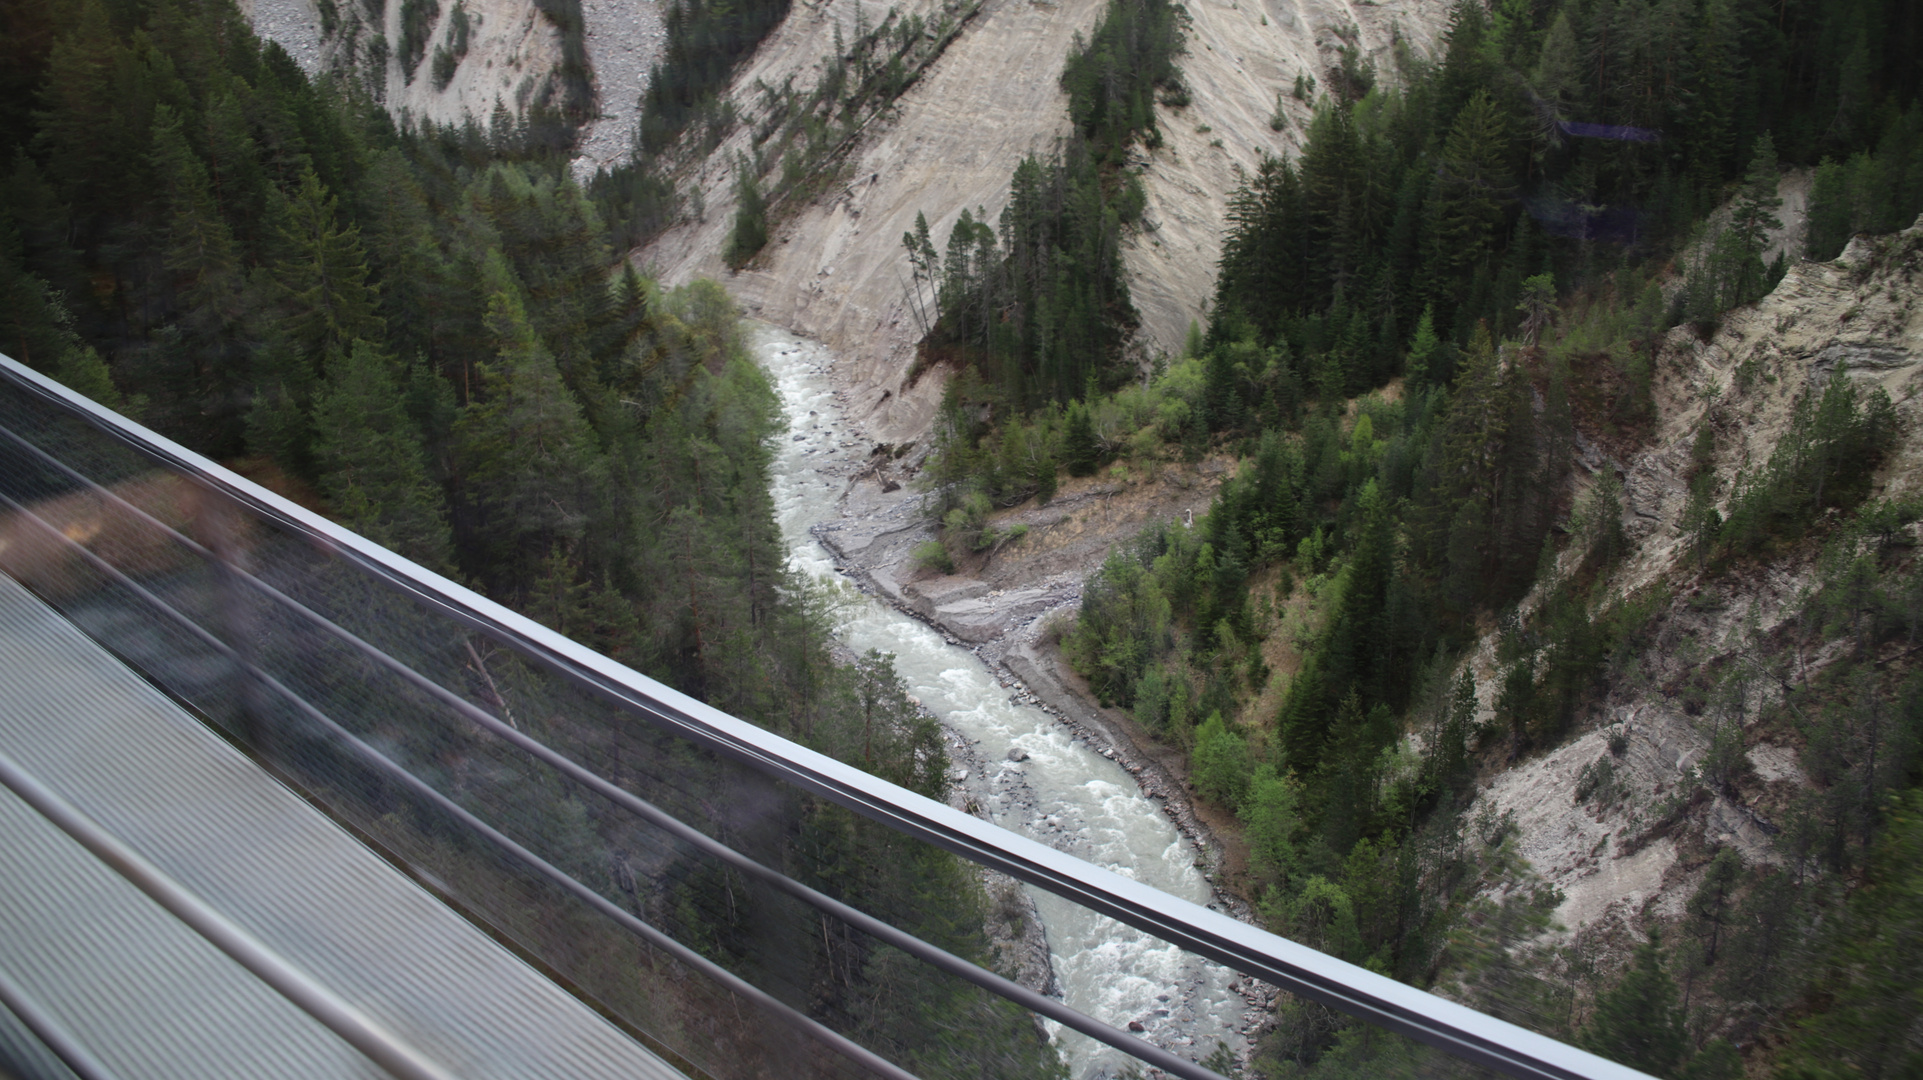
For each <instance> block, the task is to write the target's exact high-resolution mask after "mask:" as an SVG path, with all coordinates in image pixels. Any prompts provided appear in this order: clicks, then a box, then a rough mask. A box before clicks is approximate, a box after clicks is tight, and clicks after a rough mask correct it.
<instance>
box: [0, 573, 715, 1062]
mask: <svg viewBox="0 0 1923 1080" xmlns="http://www.w3.org/2000/svg"><path fill="white" fill-rule="evenodd" d="M0 745H3V746H4V747H5V749H6V752H7V753H8V754H9V755H10V756H11V757H13V759H14V760H15V761H17V762H18V763H19V764H20V766H21V767H22V768H24V769H25V770H27V771H29V772H31V773H32V774H33V775H34V776H35V777H37V778H38V779H39V780H41V781H42V782H43V783H45V784H46V785H47V786H49V787H51V788H53V789H54V790H55V791H56V792H58V793H59V794H61V795H63V796H65V797H66V798H67V799H68V800H69V801H71V802H72V803H74V804H75V805H76V806H77V807H78V808H79V809H80V810H82V811H84V812H85V813H87V814H89V815H91V816H92V817H93V818H95V819H96V820H97V821H99V822H100V823H101V824H102V825H104V826H106V827H107V828H108V829H109V830H110V831H112V832H113V833H115V834H116V835H118V836H119V837H120V838H121V839H123V840H124V841H126V842H127V843H128V844H129V845H131V846H132V847H133V848H134V849H135V850H137V851H138V852H140V854H142V855H144V856H145V857H146V858H148V859H150V860H152V861H153V862H154V863H156V864H157V865H158V866H159V867H160V868H161V869H162V870H163V871H165V872H166V873H167V874H169V875H171V876H172V877H174V878H175V879H176V880H178V881H179V882H181V883H182V884H183V885H185V886H186V887H187V888H188V889H190V890H191V891H193V892H194V893H196V894H198V895H199V896H201V897H202V898H203V899H205V900H207V901H208V902H209V903H211V904H212V905H213V906H214V907H215V908H217V909H219V910H220V911H221V912H222V913H223V914H225V915H226V916H228V917H229V918H231V919H233V920H234V921H235V922H237V923H239V924H240V925H242V926H243V927H245V928H246V929H247V930H248V931H250V932H252V933H253V934H254V935H256V936H257V937H259V938H260V939H261V940H263V941H264V942H266V943H267V944H268V945H269V946H271V947H272V948H273V949H274V950H276V951H277V952H279V953H280V954H281V955H282V956H284V957H286V959H287V960H288V961H289V962H291V963H292V964H293V965H295V966H296V967H298V968H300V969H302V970H303V971H305V972H306V973H308V974H309V975H311V976H313V977H314V978H315V979H317V980H319V981H320V982H321V983H323V984H325V985H326V986H328V987H329V988H330V989H332V990H334V991H335V992H336V993H338V994H339V995H340V996H341V997H343V998H345V999H346V1000H347V1001H348V1002H350V1003H351V1004H353V1005H355V1006H357V1007H358V1008H360V1009H362V1010H363V1011H365V1012H366V1013H367V1014H368V1015H370V1016H372V1017H373V1018H375V1019H376V1020H378V1021H380V1022H381V1023H383V1024H384V1025H386V1026H387V1027H388V1028H389V1029H390V1030H391V1031H393V1032H395V1033H396V1034H397V1035H399V1036H400V1037H401V1038H402V1039H403V1040H405V1041H407V1042H408V1043H410V1044H412V1045H413V1046H414V1047H416V1048H417V1049H418V1050H420V1051H421V1052H422V1053H424V1054H426V1055H427V1056H428V1057H429V1058H431V1059H432V1060H434V1061H436V1062H439V1063H441V1064H442V1065H443V1066H445V1067H446V1068H448V1069H450V1070H451V1071H453V1072H455V1073H457V1074H458V1075H461V1076H464V1077H549V1076H551V1077H616V1076H619V1077H630V1078H640V1080H651V1078H662V1080H667V1078H671V1077H677V1076H679V1075H680V1074H679V1073H677V1072H675V1071H674V1070H672V1069H670V1068H669V1067H668V1066H666V1065H665V1064H664V1063H662V1062H661V1061H660V1060H659V1059H658V1058H656V1057H654V1056H653V1055H652V1054H650V1053H648V1052H647V1050H646V1049H645V1048H643V1047H641V1046H640V1045H639V1044H637V1043H635V1042H634V1041H633V1040H631V1039H629V1038H628V1037H627V1036H625V1035H623V1034H622V1033H621V1032H619V1031H617V1030H616V1029H615V1028H613V1027H612V1026H610V1025H609V1024H607V1023H606V1022H605V1021H604V1020H602V1019H601V1018H600V1017H599V1016H597V1015H595V1014H594V1013H593V1012H592V1011H591V1010H589V1009H588V1008H587V1007H585V1006H584V1005H582V1004H581V1003H580V1002H579V1001H577V1000H575V999H574V998H572V997H570V996H569V995H568V994H566V993H565V992H564V991H562V990H561V989H560V988H559V987H557V986H555V985H554V984H553V983H552V982H550V981H549V980H547V979H546V978H545V977H543V976H541V975H540V974H539V973H538V972H536V971H534V970H533V969H531V968H529V967H528V966H527V965H526V964H524V963H522V962H521V961H520V960H519V959H517V958H515V957H514V956H512V955H511V954H509V953H508V952H506V951H505V950H504V949H502V948H501V947H500V946H499V945H497V944H495V943H494V942H493V941H492V940H491V939H489V938H488V937H487V936H486V935H484V934H483V933H481V932H480V931H479V930H478V929H476V928H475V927H473V926H472V925H471V924H469V923H467V922H466V921H465V920H463V919H461V918H460V917H459V916H458V915H456V914H455V913H454V912H452V911H451V910H449V909H448V908H447V907H445V906H444V905H442V904H441V903H440V902H439V901H437V900H435V899H434V898H433V897H432V896H430V895H429V894H428V893H426V892H425V891H423V890H422V889H421V888H420V887H419V886H417V885H416V884H414V883H413V882H412V881H410V880H408V879H407V878H406V877H405V876H403V875H402V874H400V873H399V872H398V871H396V870H395V869H394V868H393V867H391V866H389V865H388V864H387V863H385V862H383V861H382V860H381V859H380V858H379V857H377V856H376V855H374V854H373V853H372V852H371V851H369V850H367V849H366V848H365V847H364V846H362V845H361V844H360V843H359V842H358V841H356V840H355V839H354V838H353V837H351V836H349V835H348V834H347V833H346V832H344V831H343V830H341V829H340V828H339V827H338V826H336V825H335V824H334V823H333V822H331V821H329V820H328V819H327V818H325V817H324V816H322V815H321V814H320V813H318V812H317V811H315V810H314V809H313V808H312V807H310V806H308V805H307V804H306V803H305V802H303V801H302V800H301V799H300V798H298V797H297V796H295V795H294V794H293V793H292V792H290V791H288V790H287V789H286V788H285V787H283V786H281V785H280V784H279V783H278V782H277V781H275V780H274V779H273V778H272V777H270V776H268V775H267V774H266V773H264V772H262V771H261V770H260V769H259V768H258V767H256V766H255V765H254V764H253V763H252V762H251V761H249V760H247V759H246V758H245V757H243V756H242V755H241V754H240V753H239V752H237V751H236V750H234V749H233V748H232V747H231V746H229V745H228V744H227V743H225V742H223V741H222V740H221V739H219V738H218V737H216V736H215V735H213V734H212V733H211V732H209V731H208V730H207V729H206V728H205V727H203V726H202V725H201V724H200V723H199V722H197V721H196V720H194V719H193V718H192V717H190V716H188V715H186V714H185V713H183V712H182V711H181V710H180V709H179V708H178V707H176V706H175V705H174V704H173V703H172V702H170V701H168V700H167V699H166V698H165V697H163V696H162V695H161V694H160V693H159V692H158V691H156V690H155V689H154V688H153V687H151V686H150V685H148V684H147V683H146V682H145V681H143V680H142V679H140V678H139V677H138V676H137V675H136V674H135V673H133V672H132V671H130V670H129V669H127V668H126V667H125V666H124V665H122V664H121V663H119V662H118V661H117V660H115V659H114V658H112V657H111V656H109V655H108V654H107V653H105V652H104V651H103V650H101V649H100V648H99V646H97V645H96V644H94V643H93V642H92V641H91V640H90V639H88V638H87V637H85V636H84V635H82V634H81V633H80V632H79V631H78V630H77V629H75V628H74V627H73V626H72V625H71V624H70V623H68V622H67V621H66V620H65V619H63V618H61V617H60V616H59V615H58V614H56V613H54V612H52V611H51V610H49V609H48V608H47V607H46V606H45V605H43V604H41V603H40V602H39V601H38V600H37V599H35V598H34V597H32V596H31V595H29V594H28V593H26V591H25V590H24V589H22V588H21V587H20V586H19V585H18V584H16V583H15V582H13V581H12V580H10V579H8V578H5V577H0ZM0 966H4V968H5V969H6V970H7V971H8V972H10V973H12V974H13V975H14V976H15V979H16V981H18V982H20V983H21V984H23V986H24V987H25V989H27V990H28V991H29V992H31V993H33V994H34V995H35V996H36V998H37V1000H38V1001H39V1002H40V1003H41V1005H42V1006H43V1007H44V1008H45V1009H46V1010H47V1011H49V1012H51V1013H53V1014H54V1015H56V1016H57V1017H58V1018H59V1019H60V1020H61V1022H63V1023H64V1024H65V1025H66V1026H67V1027H68V1028H69V1030H70V1031H72V1033H73V1034H74V1035H75V1037H76V1038H77V1039H78V1040H80V1041H81V1042H83V1043H84V1044H86V1045H87V1046H88V1048H89V1049H92V1050H93V1051H94V1052H95V1053H96V1054H98V1055H99V1057H100V1058H101V1059H102V1061H103V1063H104V1064H106V1065H109V1066H111V1067H114V1068H116V1070H117V1071H124V1073H125V1075H128V1076H140V1077H172V1076H178V1077H183V1078H187V1077H192V1078H203V1077H205V1078H218V1077H226V1076H233V1077H237V1078H238V1077H243V1076H245V1077H250V1078H252V1077H263V1076H275V1077H305V1076H329V1077H360V1076H370V1075H378V1071H377V1070H375V1069H374V1068H373V1066H371V1065H370V1064H369V1063H367V1062H366V1061H365V1060H364V1059H362V1058H360V1056H359V1055H358V1054H357V1053H356V1052H355V1051H354V1050H352V1049H351V1048H349V1047H348V1046H347V1045H346V1044H345V1043H343V1042H341V1041H340V1040H339V1039H338V1038H337V1037H335V1036H334V1035H333V1034H332V1033H330V1032H328V1031H326V1030H325V1029H324V1028H321V1027H320V1026H319V1025H318V1024H316V1023H315V1022H314V1021H312V1020H311V1019H309V1018H307V1017H306V1016H305V1015H304V1014H302V1013H300V1012H299V1010H297V1009H295V1008H294V1007H293V1006H292V1005H291V1004H289V1003H287V1002H286V1001H285V1000H283V999H281V998H280V997H279V996H278V995H277V994H275V993H274V991H272V990H271V989H269V988H267V987H266V986H264V985H262V984H261V983H259V982H258V981H257V980H255V979H254V978H253V977H252V976H251V975H249V974H248V973H247V972H245V971H244V970H243V969H241V968H240V967H239V966H238V965H237V964H235V963H234V962H233V961H231V960H229V959H228V958H227V957H226V956H224V955H222V954H221V953H219V952H218V950H216V949H214V948H213V947H212V946H211V945H208V944H207V943H206V942H204V941H201V940H200V939H199V938H198V937H197V936H195V935H194V934H193V932H192V931H190V930H188V929H187V928H186V927H185V926H183V925H182V924H180V923H178V922H176V921H174V920H173V919H172V917H171V916H169V915H167V914H166V913H165V912H163V911H161V910H160V909H159V908H157V907H156V906H154V905H153V904H152V903H151V902H150V901H148V900H147V899H146V898H145V897H144V896H142V895H140V894H139V893H138V892H137V891H136V890H135V889H134V888H133V887H132V886H131V885H128V884H127V883H126V882H124V881H120V880H119V879H118V878H117V877H116V876H115V875H114V874H113V873H112V872H111V871H110V870H108V869H107V868H106V867H104V866H103V865H101V864H100V863H99V862H98V861H97V860H95V859H94V858H93V857H92V856H91V855H89V854H88V853H87V852H86V851H85V850H84V849H81V848H80V847H79V845H78V844H76V843H75V842H74V841H72V840H70V839H69V838H67V837H66V836H65V834H63V833H60V832H59V830H57V829H55V828H54V827H53V826H52V825H50V824H48V823H46V822H44V821H41V820H39V819H38V816H37V815H36V814H34V812H33V811H32V810H31V809H30V808H28V807H27V806H26V805H25V804H24V803H22V802H20V801H19V800H18V799H17V798H15V797H14V796H12V794H11V793H8V792H0Z"/></svg>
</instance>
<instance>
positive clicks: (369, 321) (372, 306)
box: [274, 168, 386, 369]
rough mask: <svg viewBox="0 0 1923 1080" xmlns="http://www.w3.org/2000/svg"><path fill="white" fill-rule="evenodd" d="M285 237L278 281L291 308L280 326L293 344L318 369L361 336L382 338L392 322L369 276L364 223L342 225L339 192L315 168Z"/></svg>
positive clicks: (305, 178)
mask: <svg viewBox="0 0 1923 1080" xmlns="http://www.w3.org/2000/svg"><path fill="white" fill-rule="evenodd" d="M281 240H282V242H283V243H284V244H285V245H286V250H287V254H286V256H285V257H284V258H282V259H281V261H280V262H279V263H278V264H277V265H276V266H275V267H274V281H275V284H276V285H277V286H278V289H279V292H280V295H281V299H282V301H283V303H284V304H285V306H286V309H287V313H286V315H285V316H284V317H283V318H282V319H281V320H280V323H279V330H280V332H281V333H282V334H283V335H285V338H286V340H287V343H288V345H289V346H290V347H291V348H292V349H294V351H295V352H296V353H297V354H298V355H299V356H301V357H303V358H305V359H306V360H307V361H308V362H309V363H311V364H314V365H315V366H316V368H317V369H318V367H319V365H321V363H322V362H323V361H324V359H325V358H326V357H329V356H332V355H334V354H337V353H340V352H344V351H346V349H347V347H348V346H349V345H350V344H352V343H353V342H354V341H356V340H363V339H364V340H367V341H379V340H381V338H382V336H383V334H384V332H385V330H386V321H385V320H384V319H382V318H381V316H380V314H379V312H378V310H377V304H378V300H379V291H378V289H377V288H376V287H375V286H374V285H371V284H369V282H368V280H367V277H368V267H367V253H366V251H365V250H364V249H363V248H362V246H361V237H360V226H358V225H348V226H345V227H343V226H342V225H341V224H340V222H339V220H338V215H337V206H336V199H335V198H334V195H333V193H332V192H329V191H328V190H327V189H326V187H324V186H323V185H322V184H321V181H320V177H319V175H317V174H316V173H315V172H314V170H313V169H311V168H310V169H307V170H305V171H304V172H303V173H302V174H301V178H300V187H299V189H298V190H297V191H296V192H295V193H294V197H293V199H292V200H291V201H290V203H289V205H288V213H287V220H286V224H285V225H283V226H282V229H281Z"/></svg>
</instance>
